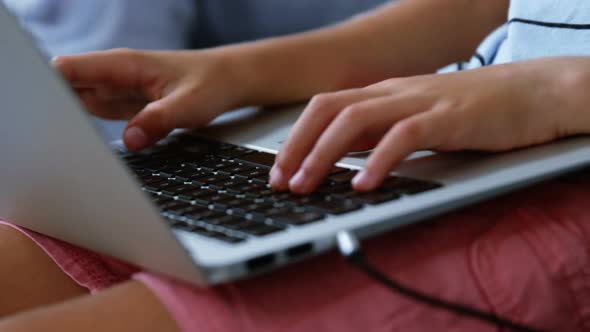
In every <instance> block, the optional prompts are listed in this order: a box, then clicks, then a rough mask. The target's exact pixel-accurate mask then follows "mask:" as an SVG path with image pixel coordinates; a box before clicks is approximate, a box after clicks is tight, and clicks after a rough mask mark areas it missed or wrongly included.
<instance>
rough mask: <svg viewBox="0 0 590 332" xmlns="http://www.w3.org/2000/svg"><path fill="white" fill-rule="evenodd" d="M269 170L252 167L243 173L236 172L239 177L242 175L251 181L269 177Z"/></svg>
mask: <svg viewBox="0 0 590 332" xmlns="http://www.w3.org/2000/svg"><path fill="white" fill-rule="evenodd" d="M268 172H269V170H268V169H262V168H260V167H252V168H250V169H248V170H245V171H242V172H236V173H237V174H239V175H242V176H244V177H247V178H249V179H252V178H258V177H263V176H266V177H268Z"/></svg>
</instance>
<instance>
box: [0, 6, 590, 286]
mask: <svg viewBox="0 0 590 332" xmlns="http://www.w3.org/2000/svg"><path fill="white" fill-rule="evenodd" d="M0 42H1V45H2V51H1V52H0V60H1V61H0V100H2V106H1V108H2V113H1V114H2V121H0V155H1V156H2V162H1V163H0V184H1V185H0V217H1V218H2V219H4V220H8V221H10V222H13V223H15V224H18V225H20V226H23V227H26V228H29V229H32V230H35V231H38V232H41V233H44V234H47V235H49V236H53V237H55V238H58V239H62V240H64V241H67V242H70V243H73V244H76V245H79V246H81V247H84V248H88V249H91V250H94V251H97V252H99V253H102V254H105V255H108V256H112V257H116V258H119V259H121V260H124V261H127V262H130V263H133V264H136V265H138V266H141V267H144V268H146V269H149V270H152V271H155V272H160V273H163V274H166V275H169V276H172V277H175V278H178V279H180V280H184V281H188V282H191V283H194V284H196V285H211V284H216V283H223V282H229V281H233V280H237V279H241V278H246V277H251V276H254V275H256V274H259V273H263V272H266V271H270V270H272V269H275V268H278V267H280V266H283V265H286V264H290V263H293V262H296V261H299V260H302V259H306V258H309V257H313V256H315V255H318V254H320V253H322V252H326V251H329V250H332V249H333V248H334V246H335V244H336V235H337V234H338V233H339V232H340V231H349V232H352V233H354V234H356V235H358V236H359V237H361V238H366V237H370V236H373V235H377V234H382V233H383V232H386V231H390V230H393V229H395V228H399V227H402V226H404V225H408V224H411V223H416V222H418V221H420V220H424V219H426V218H428V217H432V216H435V215H438V214H441V213H444V212H447V211H450V210H452V209H456V208H459V207H462V206H465V205H467V204H471V203H474V202H477V201H480V200H483V199H486V198H490V197H493V196H496V195H499V194H502V193H505V192H508V191H510V190H514V189H517V188H519V187H523V186H526V185H529V184H531V183H534V182H538V181H541V180H543V179H546V178H549V177H553V176H557V175H559V174H562V173H564V172H567V171H571V170H574V169H577V168H580V167H582V166H584V165H586V164H588V163H589V162H590V138H588V137H576V138H570V139H565V140H561V141H558V142H555V143H552V144H547V145H543V146H537V147H533V148H528V149H521V150H518V151H512V152H508V153H503V154H484V153H453V154H437V153H432V152H429V151H420V152H417V153H415V154H413V155H412V156H410V157H409V158H408V159H407V160H406V161H404V163H403V164H402V165H401V166H400V167H398V168H397V169H396V170H395V171H394V172H392V173H391V176H390V177H389V178H388V179H387V180H386V181H385V184H384V185H383V186H382V187H381V188H380V189H378V190H376V191H375V192H372V193H368V194H359V193H355V192H354V191H352V190H351V188H350V184H349V182H350V179H351V178H352V177H353V176H354V174H355V172H356V170H358V169H360V168H361V167H362V166H363V163H364V162H365V158H366V153H365V154H363V153H361V154H354V155H349V156H347V157H346V158H343V159H342V160H341V161H340V162H339V163H338V164H337V165H336V166H335V167H334V169H333V170H332V173H331V175H330V176H329V179H328V180H326V182H325V183H324V184H323V185H322V186H321V188H320V189H319V191H318V192H316V193H314V194H311V195H308V196H303V197H302V196H295V195H292V194H290V193H273V192H272V191H271V190H270V189H269V187H268V184H267V183H268V171H269V168H270V166H271V165H272V162H273V160H274V155H275V153H276V152H277V151H278V150H279V149H280V146H281V142H283V140H284V139H285V137H286V136H287V133H288V131H289V129H290V127H291V125H292V124H293V123H294V121H295V120H296V118H297V117H298V115H299V114H300V112H301V107H290V108H284V109H273V110H272V111H268V110H264V109H258V108H249V109H243V110H237V111H235V112H230V113H228V114H227V115H225V116H222V117H221V118H220V119H218V120H216V121H215V122H214V123H212V124H211V125H210V126H208V127H206V128H203V129H200V130H197V131H191V132H186V131H184V132H177V133H174V134H173V135H171V136H170V137H168V138H167V139H165V140H163V141H162V142H160V143H159V144H158V145H156V146H155V147H153V148H151V149H148V150H146V151H143V152H140V153H129V152H127V151H126V150H125V149H124V148H123V147H122V145H121V143H120V142H114V143H109V144H107V143H105V142H104V141H103V140H102V139H101V137H100V135H99V134H98V131H97V130H96V128H95V127H94V126H93V124H92V121H91V119H90V117H89V116H88V115H87V112H86V111H85V110H84V109H83V107H82V106H81V104H80V103H79V102H78V100H77V97H76V96H75V95H74V94H73V93H72V91H71V89H70V88H69V87H68V86H67V84H66V83H65V82H64V81H63V80H62V79H61V78H60V76H59V74H58V73H56V72H55V71H54V70H53V69H52V68H51V66H50V65H49V64H48V62H47V60H46V59H45V58H44V57H43V56H42V55H41V54H40V52H39V51H38V50H37V49H36V48H35V46H34V44H33V42H32V39H31V38H30V36H29V35H28V34H27V33H26V32H25V31H24V30H23V29H21V27H20V25H19V23H18V22H17V20H16V19H15V18H13V17H12V16H10V15H9V13H8V11H7V10H6V9H5V8H4V7H0Z"/></svg>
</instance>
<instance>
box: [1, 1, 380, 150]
mask: <svg viewBox="0 0 590 332" xmlns="http://www.w3.org/2000/svg"><path fill="white" fill-rule="evenodd" d="M0 1H2V2H4V3H5V4H6V5H7V6H8V8H9V9H10V10H11V11H12V12H13V13H14V14H15V15H16V16H17V17H18V18H19V19H20V21H21V22H22V23H23V24H24V25H25V26H26V27H27V28H28V29H29V30H30V31H31V32H32V34H33V35H34V37H35V38H36V40H37V42H38V45H39V47H40V48H41V49H42V50H43V52H45V54H46V55H47V57H48V58H50V57H53V56H55V55H65V54H74V53H81V52H88V51H94V50H104V49H109V48H116V47H130V48H139V49H186V48H190V49H198V48H204V47H211V46H216V45H221V44H226V43H234V42H241V41H247V40H255V39H259V38H265V37H270V36H277V35H283V34H288V33H293V32H299V31H304V30H308V29H313V28H316V27H320V26H324V25H327V24H333V23H335V22H338V21H341V20H344V19H347V18H349V17H351V16H353V15H356V14H358V13H362V12H364V11H366V10H369V9H372V8H374V7H376V6H378V5H380V4H382V3H385V2H388V0H297V1H292V0H0ZM95 121H96V123H97V125H98V128H99V130H100V132H101V134H102V135H103V137H104V138H105V139H107V140H113V139H119V138H120V137H121V133H122V130H123V128H124V126H125V123H123V122H121V121H102V120H98V119H96V120H95Z"/></svg>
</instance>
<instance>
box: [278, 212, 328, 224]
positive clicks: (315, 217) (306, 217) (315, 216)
mask: <svg viewBox="0 0 590 332" xmlns="http://www.w3.org/2000/svg"><path fill="white" fill-rule="evenodd" d="M325 217H326V215H325V214H324V213H322V212H319V211H302V212H298V211H291V212H288V213H284V214H279V215H276V216H273V217H272V218H271V219H272V220H273V221H275V222H278V223H282V224H288V225H306V224H309V223H312V222H315V221H319V220H322V219H324V218H325Z"/></svg>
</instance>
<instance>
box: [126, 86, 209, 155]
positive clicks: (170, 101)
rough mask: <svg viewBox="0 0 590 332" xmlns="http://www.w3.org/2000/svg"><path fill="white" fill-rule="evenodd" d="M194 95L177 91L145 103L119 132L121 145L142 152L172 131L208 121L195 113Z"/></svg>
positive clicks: (195, 97)
mask: <svg viewBox="0 0 590 332" xmlns="http://www.w3.org/2000/svg"><path fill="white" fill-rule="evenodd" d="M196 99H198V98H197V96H196V95H194V94H192V93H190V92H189V91H180V90H177V91H175V92H172V93H171V94H169V95H168V96H166V97H164V98H162V99H159V100H156V101H154V102H151V103H149V104H148V105H146V107H145V108H144V109H143V110H141V111H140V112H139V113H138V114H137V115H136V116H135V117H134V118H133V119H131V121H129V124H128V125H127V128H126V129H125V132H124V133H123V141H124V142H125V146H127V148H128V149H129V150H131V151H137V150H141V149H145V148H147V147H149V146H151V145H153V144H154V143H156V142H158V141H159V140H161V139H162V138H164V137H166V135H168V134H169V133H170V132H171V131H172V130H174V129H176V128H191V127H197V126H199V125H203V124H205V123H207V122H209V121H210V120H211V119H209V118H204V117H203V116H202V115H201V116H199V113H198V112H197V111H196V107H195V104H196V103H195V101H196Z"/></svg>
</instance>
